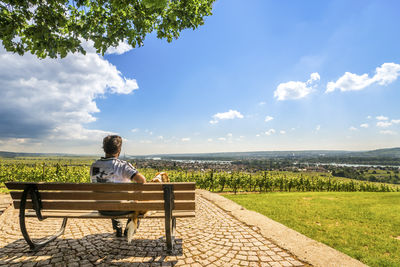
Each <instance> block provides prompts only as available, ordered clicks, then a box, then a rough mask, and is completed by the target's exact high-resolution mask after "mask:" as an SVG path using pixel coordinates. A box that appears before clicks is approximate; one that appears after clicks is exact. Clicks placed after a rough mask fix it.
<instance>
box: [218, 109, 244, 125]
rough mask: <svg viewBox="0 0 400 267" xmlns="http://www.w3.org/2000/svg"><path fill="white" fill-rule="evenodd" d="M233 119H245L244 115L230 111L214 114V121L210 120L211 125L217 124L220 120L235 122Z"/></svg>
mask: <svg viewBox="0 0 400 267" xmlns="http://www.w3.org/2000/svg"><path fill="white" fill-rule="evenodd" d="M233 119H243V115H242V114H241V113H240V112H239V111H237V110H232V109H230V110H229V111H227V112H222V113H217V114H214V115H213V119H212V120H210V123H211V124H216V123H218V122H219V121H220V120H233Z"/></svg>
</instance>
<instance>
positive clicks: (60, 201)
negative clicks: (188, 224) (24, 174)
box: [6, 182, 196, 253]
mask: <svg viewBox="0 0 400 267" xmlns="http://www.w3.org/2000/svg"><path fill="white" fill-rule="evenodd" d="M6 186H7V188H8V189H10V190H19V191H11V192H10V194H11V197H12V199H13V204H14V208H15V209H19V222H20V227H21V232H22V235H23V236H24V239H25V240H26V242H27V243H28V244H29V247H30V249H31V250H33V251H36V250H38V249H40V248H41V247H43V246H45V245H46V244H47V243H49V242H51V241H53V240H55V239H56V238H57V237H58V236H60V235H62V234H63V233H64V230H65V226H66V224H67V220H68V218H82V219H84V218H91V219H95V218H98V219H104V218H128V217H129V215H123V216H104V215H101V214H100V213H99V212H98V210H107V211H134V210H137V211H139V210H140V211H141V210H150V211H155V213H152V214H151V215H149V216H145V218H165V235H166V243H167V252H168V253H172V250H173V244H174V231H175V225H176V218H185V217H194V216H195V187H196V185H195V183H162V184H160V183H146V184H134V183H127V184H125V183H124V184H111V183H102V184H100V183H97V184H96V183H83V184H74V183H30V182H27V183H25V182H7V183H6ZM25 217H37V218H38V219H39V220H40V221H41V220H44V219H47V218H64V220H63V222H62V225H61V228H60V230H58V232H56V233H55V234H54V235H53V236H51V237H49V238H47V239H46V240H45V241H42V242H34V241H33V240H32V239H31V238H30V237H29V234H28V232H27V229H26V224H25ZM139 218H140V217H139Z"/></svg>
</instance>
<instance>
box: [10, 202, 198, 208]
mask: <svg viewBox="0 0 400 267" xmlns="http://www.w3.org/2000/svg"><path fill="white" fill-rule="evenodd" d="M19 207H20V201H19V200H16V201H14V208H16V209H19ZM26 208H28V209H32V208H33V206H32V202H28V201H27V202H26ZM42 208H43V209H45V210H46V209H47V210H164V202H153V201H144V202H136V203H132V202H119V201H114V202H108V201H104V202H103V201H102V202H96V201H79V202H75V201H74V202H69V201H42ZM174 210H195V202H194V201H182V202H179V201H176V202H175V207H174Z"/></svg>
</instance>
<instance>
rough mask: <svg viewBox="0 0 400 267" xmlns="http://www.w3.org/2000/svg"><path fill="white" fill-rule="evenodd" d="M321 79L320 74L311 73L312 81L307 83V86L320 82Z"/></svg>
mask: <svg viewBox="0 0 400 267" xmlns="http://www.w3.org/2000/svg"><path fill="white" fill-rule="evenodd" d="M320 79H321V77H320V76H319V74H318V72H314V73H311V75H310V79H309V80H308V81H307V84H311V83H312V82H314V81H319V80H320Z"/></svg>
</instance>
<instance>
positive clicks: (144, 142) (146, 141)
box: [140, 140, 153, 144]
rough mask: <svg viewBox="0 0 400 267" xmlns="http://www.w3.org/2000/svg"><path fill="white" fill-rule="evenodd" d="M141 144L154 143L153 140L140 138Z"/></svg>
mask: <svg viewBox="0 0 400 267" xmlns="http://www.w3.org/2000/svg"><path fill="white" fill-rule="evenodd" d="M140 143H141V144H151V143H153V142H152V141H151V140H140Z"/></svg>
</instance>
